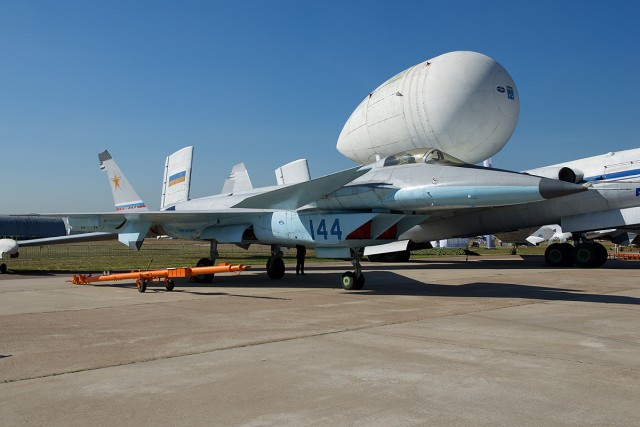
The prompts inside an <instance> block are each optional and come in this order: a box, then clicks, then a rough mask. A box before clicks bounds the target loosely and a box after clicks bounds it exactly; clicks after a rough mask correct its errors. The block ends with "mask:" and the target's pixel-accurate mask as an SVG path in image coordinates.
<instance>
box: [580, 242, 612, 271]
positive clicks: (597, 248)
mask: <svg viewBox="0 0 640 427" xmlns="http://www.w3.org/2000/svg"><path fill="white" fill-rule="evenodd" d="M608 257H609V254H608V253H607V249H606V248H605V247H604V246H602V245H601V244H600V243H578V244H577V245H576V247H575V249H574V250H573V258H574V259H575V261H576V265H577V266H578V267H582V268H598V267H602V265H603V264H604V263H605V262H606V261H607V258H608Z"/></svg>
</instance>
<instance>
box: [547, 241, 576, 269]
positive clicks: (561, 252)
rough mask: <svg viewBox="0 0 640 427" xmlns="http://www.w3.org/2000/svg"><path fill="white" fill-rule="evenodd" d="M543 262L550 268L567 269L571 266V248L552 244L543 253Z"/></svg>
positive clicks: (566, 244) (568, 245)
mask: <svg viewBox="0 0 640 427" xmlns="http://www.w3.org/2000/svg"><path fill="white" fill-rule="evenodd" d="M544 261H545V262H546V263H547V265H550V266H551V267H569V266H570V265H571V264H573V246H571V245H570V244H568V243H553V244H551V245H549V247H548V248H547V249H546V250H545V251H544Z"/></svg>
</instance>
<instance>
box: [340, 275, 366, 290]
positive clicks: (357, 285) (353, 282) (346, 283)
mask: <svg viewBox="0 0 640 427" xmlns="http://www.w3.org/2000/svg"><path fill="white" fill-rule="evenodd" d="M342 287H343V288H344V289H345V290H347V291H359V290H360V289H362V288H364V274H362V273H360V275H359V276H356V273H354V272H352V271H347V272H344V273H342Z"/></svg>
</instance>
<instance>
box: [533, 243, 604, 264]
mask: <svg viewBox="0 0 640 427" xmlns="http://www.w3.org/2000/svg"><path fill="white" fill-rule="evenodd" d="M576 241H578V242H579V243H577V244H576V246H575V247H573V246H572V245H571V244H569V243H554V244H551V245H549V247H548V248H547V250H546V251H545V252H544V260H545V262H546V263H547V264H548V265H550V266H552V267H570V266H572V265H573V264H575V265H576V266H577V267H580V268H598V267H602V266H603V265H604V263H605V262H606V261H607V258H608V256H609V255H608V253H607V249H606V248H605V247H604V246H603V245H601V244H600V243H596V242H589V241H586V242H585V241H580V240H579V239H576Z"/></svg>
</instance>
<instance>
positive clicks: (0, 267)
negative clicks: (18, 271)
mask: <svg viewBox="0 0 640 427" xmlns="http://www.w3.org/2000/svg"><path fill="white" fill-rule="evenodd" d="M6 273H7V264H5V263H4V262H3V263H2V264H0V274H6Z"/></svg>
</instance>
